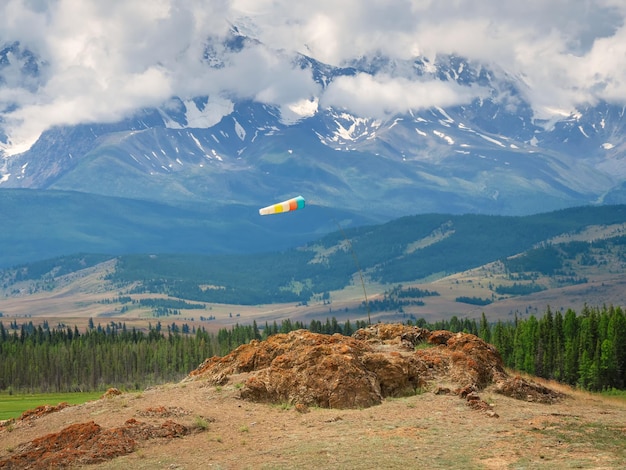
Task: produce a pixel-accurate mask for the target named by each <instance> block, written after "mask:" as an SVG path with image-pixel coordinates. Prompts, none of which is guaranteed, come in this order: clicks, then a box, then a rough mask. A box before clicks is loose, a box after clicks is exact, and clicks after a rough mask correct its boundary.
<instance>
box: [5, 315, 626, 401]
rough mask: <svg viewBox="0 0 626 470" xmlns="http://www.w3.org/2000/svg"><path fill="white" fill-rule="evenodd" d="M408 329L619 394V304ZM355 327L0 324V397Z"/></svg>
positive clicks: (193, 362) (622, 333) (625, 385)
mask: <svg viewBox="0 0 626 470" xmlns="http://www.w3.org/2000/svg"><path fill="white" fill-rule="evenodd" d="M408 323H409V324H411V322H408ZM413 324H416V325H417V326H420V327H423V328H428V329H431V330H436V329H446V330H450V331H453V332H458V331H464V332H467V333H472V334H475V335H477V336H479V337H481V338H482V339H484V340H485V341H487V342H489V343H492V344H493V345H495V346H496V347H497V348H498V350H499V351H500V353H501V355H502V359H503V361H504V364H505V366H507V367H508V368H510V369H512V370H517V371H522V372H527V373H529V374H532V375H536V376H538V377H543V378H548V379H554V380H558V381H560V382H564V383H567V384H569V385H573V386H576V387H579V388H582V389H586V390H591V391H601V390H611V389H619V390H624V389H626V315H625V314H624V311H623V310H622V309H621V308H620V307H613V306H610V307H607V306H603V307H601V308H591V307H585V308H584V309H583V310H582V311H581V312H578V313H577V312H574V311H573V310H567V311H566V312H564V313H562V312H561V311H556V312H552V311H551V310H550V309H548V310H547V311H546V312H544V314H543V315H542V316H541V317H540V318H537V317H535V316H530V317H528V318H524V319H519V318H517V317H516V318H515V319H514V320H512V321H509V322H502V321H498V322H497V323H490V322H488V320H487V319H486V318H485V315H484V314H483V315H482V317H481V319H480V320H476V319H472V320H470V319H458V318H457V317H452V319H450V320H446V321H440V322H436V323H434V324H429V323H427V322H425V321H424V320H418V321H417V322H414V323H413ZM365 326H366V322H355V324H354V325H352V324H351V323H350V321H346V322H345V323H339V322H337V320H336V319H335V318H332V319H326V321H325V322H321V321H317V320H313V321H311V323H310V324H308V325H307V324H304V323H301V322H298V321H296V322H291V321H290V320H284V321H282V322H281V324H280V325H278V324H276V322H274V323H272V324H267V323H266V324H265V325H264V326H263V327H261V328H260V327H259V326H258V325H257V324H256V322H253V324H252V325H239V324H237V325H235V326H233V327H231V328H228V329H226V328H225V329H221V330H219V331H218V333H217V334H213V333H208V332H207V331H206V330H204V329H203V328H200V329H193V328H192V329H190V328H189V326H188V325H186V324H183V325H177V324H176V323H172V324H169V325H166V326H163V325H162V324H161V323H160V322H158V323H157V324H156V325H155V326H150V328H149V330H148V332H147V333H146V332H143V331H139V330H136V329H127V328H126V325H125V324H123V323H114V322H111V323H110V324H108V325H106V326H104V327H102V326H101V325H98V326H95V325H93V324H91V323H90V326H89V327H88V328H87V329H86V330H85V331H79V330H78V328H76V327H74V328H69V327H64V328H50V327H49V326H48V325H47V324H43V325H39V326H34V325H33V324H32V323H25V324H19V325H18V324H17V323H15V322H13V323H11V324H10V325H8V326H6V325H4V324H3V323H2V322H0V391H8V392H10V393H22V392H68V391H98V390H105V389H106V388H108V387H118V388H122V389H127V390H139V389H143V388H145V387H148V386H151V385H156V384H159V383H165V382H171V381H178V380H181V379H182V378H183V377H185V376H186V375H187V374H188V373H189V372H190V371H192V370H193V369H195V368H196V367H197V366H198V365H199V364H200V363H201V362H202V361H203V360H204V359H206V358H208V357H211V356H214V355H219V356H223V355H225V354H228V353H229V352H230V351H232V350H233V349H234V348H236V347H237V346H239V345H241V344H245V343H247V342H249V341H250V340H252V339H265V338H267V337H268V336H270V335H273V334H276V333H288V332H289V331H292V330H296V329H301V328H305V329H309V330H311V331H313V332H317V333H324V334H333V333H340V334H345V335H351V334H352V333H353V332H354V331H355V330H356V329H358V328H362V327H365Z"/></svg>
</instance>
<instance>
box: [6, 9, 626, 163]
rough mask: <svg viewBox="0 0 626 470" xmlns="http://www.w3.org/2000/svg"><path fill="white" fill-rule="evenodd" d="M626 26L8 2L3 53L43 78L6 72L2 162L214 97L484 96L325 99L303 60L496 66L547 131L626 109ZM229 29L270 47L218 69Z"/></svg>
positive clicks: (371, 87)
mask: <svg viewBox="0 0 626 470" xmlns="http://www.w3.org/2000/svg"><path fill="white" fill-rule="evenodd" d="M625 19H626V2H624V1H623V0H595V1H593V0H550V1H545V0H526V1H524V2H520V1H518V0H395V1H393V2H390V1H388V0H341V1H337V0H315V1H306V0H305V1H303V2H302V1H301V2H298V1H293V0H151V1H149V2H147V1H145V0H108V1H106V2H104V1H101V0H2V1H1V2H0V50H1V49H3V48H4V47H6V46H7V45H10V44H12V43H14V42H15V41H19V43H20V45H21V48H22V50H24V49H28V50H30V51H32V52H33V53H35V54H36V56H37V57H38V58H39V60H40V61H42V63H43V64H44V65H42V67H41V69H40V72H41V73H40V76H39V77H25V76H24V75H23V74H21V73H20V69H21V67H22V65H23V64H22V63H21V62H20V58H19V57H15V56H12V55H10V56H9V62H10V64H9V65H7V64H4V67H3V68H2V69H1V70H0V75H1V78H0V125H1V126H3V127H4V130H5V132H6V134H7V135H8V137H4V140H5V141H8V142H5V143H4V145H2V142H0V150H1V149H2V147H3V148H4V150H5V151H6V153H7V154H11V153H16V152H18V151H21V150H24V149H26V148H27V147H28V146H29V145H31V144H32V143H33V141H34V140H35V139H36V138H37V137H38V136H39V135H40V133H41V132H42V131H43V130H45V129H47V128H49V127H50V126H53V125H58V124H76V123H80V122H106V121H114V120H117V119H120V118H121V117H124V116H126V115H128V114H130V113H132V111H133V110H134V109H137V108H138V107H145V106H158V105H160V104H162V103H164V102H167V100H168V98H170V97H172V96H179V97H181V98H183V99H190V98H193V97H194V96H202V95H211V96H213V97H214V98H215V102H216V103H218V105H217V108H216V109H218V110H222V111H223V112H227V111H228V109H229V106H228V103H229V100H230V99H233V98H252V99H255V100H259V101H262V102H266V103H272V104H276V105H279V106H281V108H282V109H283V110H284V111H285V112H288V110H289V109H291V110H295V111H298V112H301V111H302V109H311V102H312V100H313V98H314V97H315V98H317V100H316V101H315V102H316V103H317V102H318V103H319V105H321V106H330V105H334V106H341V107H345V108H347V109H349V110H351V111H353V112H355V113H361V114H370V115H384V114H385V113H393V112H395V111H406V110H407V107H409V108H412V109H419V108H423V107H430V106H433V105H438V106H450V105H454V104H458V103H463V102H467V101H468V100H471V99H472V98H473V97H475V96H478V95H479V94H480V93H482V91H481V90H480V89H468V88H462V87H458V86H454V85H452V84H445V83H439V82H424V81H419V82H418V81H416V79H414V78H407V77H406V76H390V75H387V74H379V75H376V76H370V75H357V76H355V77H352V78H347V77H344V78H342V79H341V80H338V81H337V82H336V83H334V84H333V85H332V86H330V87H328V88H327V89H326V90H325V91H322V90H321V89H320V88H319V86H318V85H317V84H315V83H314V81H313V80H312V77H311V76H310V74H309V73H307V72H306V71H302V70H298V69H294V68H293V67H292V66H291V56H290V54H291V53H292V52H294V51H295V52H301V53H305V54H307V55H310V56H312V57H314V58H316V59H318V60H320V61H322V62H326V63H329V64H332V65H342V64H345V63H347V62H349V61H351V60H354V59H356V58H360V57H364V56H365V57H371V56H374V55H376V54H385V55H388V56H391V57H395V58H398V59H410V58H412V57H415V56H418V55H422V56H426V57H429V58H434V57H435V56H436V54H439V53H444V54H450V53H454V54H457V55H461V56H465V57H468V58H470V59H473V60H480V61H484V62H488V63H496V64H498V66H499V67H501V68H502V69H503V70H505V71H506V72H507V73H509V74H511V75H512V76H514V77H517V78H518V79H519V80H520V81H521V82H522V83H523V84H524V85H523V87H524V90H525V92H526V93H527V98H528V99H529V100H530V101H531V103H532V105H533V108H534V110H535V113H536V116H537V117H541V118H546V117H550V116H554V115H559V114H564V113H565V114H567V113H569V112H571V111H573V110H574V109H575V107H576V106H581V105H584V104H586V103H595V102H597V101H598V100H608V101H611V102H615V103H620V104H626V23H625ZM231 25H237V26H238V27H239V29H240V30H241V31H242V32H244V33H246V34H248V35H251V36H253V37H254V38H256V39H258V40H259V41H260V42H261V43H262V44H263V46H253V47H248V48H246V49H245V50H243V51H241V52H239V53H236V54H233V53H231V54H227V55H223V56H222V60H223V63H222V64H221V66H220V67H210V66H209V65H208V63H207V62H208V61H207V60H206V59H203V54H204V51H205V47H206V44H207V41H208V40H209V38H214V39H215V38H220V37H223V36H224V35H226V34H227V32H228V30H229V28H231ZM273 50H282V51H283V54H280V55H278V54H275V53H273V52H272V51H273ZM218 52H220V51H218ZM221 52H223V51H221ZM307 104H308V106H307ZM2 140H3V138H2V133H1V132H0V141H2Z"/></svg>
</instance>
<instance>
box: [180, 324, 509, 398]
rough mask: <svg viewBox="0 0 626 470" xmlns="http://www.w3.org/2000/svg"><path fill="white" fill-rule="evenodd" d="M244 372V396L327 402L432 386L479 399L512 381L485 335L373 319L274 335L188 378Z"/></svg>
mask: <svg viewBox="0 0 626 470" xmlns="http://www.w3.org/2000/svg"><path fill="white" fill-rule="evenodd" d="M242 373H246V374H247V376H246V377H245V378H244V382H243V387H242V388H241V392H240V393H241V397H242V398H244V399H248V400H252V401H257V402H272V403H292V404H301V405H303V406H320V407H327V408H360V407H369V406H372V405H376V404H379V403H381V401H382V400H383V399H384V398H385V397H397V396H402V395H407V394H414V393H415V392H416V391H418V390H422V389H425V388H428V387H431V388H433V389H435V388H438V389H443V388H444V387H445V388H446V389H448V390H452V393H456V394H457V395H461V396H463V397H465V396H467V395H469V394H471V393H473V395H470V396H471V397H473V398H474V397H475V396H476V395H475V392H477V391H480V390H482V389H484V388H485V387H487V386H488V385H491V384H493V383H502V384H505V383H507V381H508V376H507V373H506V371H505V370H504V365H503V363H502V359H501V357H500V354H499V353H498V351H497V350H496V348H495V347H494V346H492V345H490V344H488V343H486V342H484V341H483V340H481V339H480V338H478V337H476V336H474V335H471V334H466V333H451V332H449V331H434V332H430V331H429V330H426V329H423V328H419V327H414V326H405V325H397V324H394V325H388V324H378V325H373V326H370V327H368V328H364V329H360V330H358V331H357V332H356V333H355V334H354V335H353V336H352V337H346V336H341V335H332V336H329V335H323V334H317V333H311V332H310V331H307V330H297V331H293V332H291V333H288V334H277V335H274V336H271V337H270V338H268V339H267V340H266V341H262V342H259V341H252V342H250V343H249V344H246V345H242V346H240V347H239V348H237V349H236V350H234V351H233V352H232V353H230V354H228V355H227V356H224V357H213V358H210V359H207V360H206V361H205V362H204V363H203V364H201V365H200V366H199V367H198V368H197V369H196V370H195V371H193V372H192V373H191V374H190V375H189V377H187V379H186V380H198V379H202V380H206V381H208V382H209V383H213V384H216V385H217V384H224V383H226V382H228V380H229V379H230V377H231V376H233V375H235V374H242ZM518 388H519V387H518ZM499 390H502V391H503V392H504V391H506V390H508V388H507V387H504V386H503V387H501V388H500V389H499ZM508 394H509V395H511V396H514V397H516V398H518V396H517V395H519V394H518V393H517V392H516V393H508Z"/></svg>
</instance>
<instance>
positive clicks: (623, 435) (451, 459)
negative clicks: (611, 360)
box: [0, 377, 626, 470]
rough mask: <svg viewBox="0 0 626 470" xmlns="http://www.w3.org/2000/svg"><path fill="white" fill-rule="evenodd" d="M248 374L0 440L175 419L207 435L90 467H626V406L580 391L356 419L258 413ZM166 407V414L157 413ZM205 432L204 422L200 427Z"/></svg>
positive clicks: (395, 405)
mask: <svg viewBox="0 0 626 470" xmlns="http://www.w3.org/2000/svg"><path fill="white" fill-rule="evenodd" d="M244 378H245V377H237V378H236V379H235V380H233V381H232V382H230V383H228V384H226V385H224V386H222V387H220V389H219V390H218V389H217V388H216V387H213V386H208V385H207V384H206V383H204V382H194V383H187V384H169V385H167V386H162V387H157V388H153V389H150V390H147V391H145V392H143V393H141V394H123V395H120V396H115V397H112V398H109V399H103V400H97V401H94V402H89V403H86V404H84V405H78V406H73V407H70V408H66V409H64V410H62V411H60V412H58V413H54V414H51V415H47V416H44V417H42V418H40V419H38V420H36V421H34V422H32V423H30V424H28V425H25V424H24V425H23V424H21V423H16V424H15V425H14V426H13V428H12V430H11V432H8V431H6V430H1V431H0V442H2V446H1V447H0V459H1V458H3V457H6V456H8V455H9V454H11V453H12V452H15V451H16V449H17V448H19V444H20V443H23V442H26V441H29V440H32V439H33V438H35V437H38V436H41V435H43V434H46V433H49V432H53V431H59V430H60V429H62V428H63V427H65V426H67V425H69V424H71V423H80V422H86V421H90V420H95V421H96V422H97V423H98V424H99V425H101V426H103V427H106V428H110V427H115V426H119V425H120V424H121V423H124V422H125V421H126V420H128V419H130V418H135V419H137V420H140V421H147V422H149V423H151V424H158V423H159V422H162V421H163V420H164V419H165V418H166V417H167V418H169V419H174V420H175V421H176V422H179V423H182V424H185V425H187V426H190V427H195V428H197V429H198V430H199V431H200V432H197V433H194V434H191V435H189V436H187V437H184V438H175V439H171V440H169V441H163V440H154V441H147V442H145V443H143V444H141V446H140V447H139V448H138V449H137V450H136V451H135V452H134V453H132V454H130V455H127V456H124V457H118V458H116V459H114V460H112V461H109V462H105V463H102V464H98V465H94V466H90V467H89V468H99V469H117V468H137V469H155V468H185V469H195V468H221V469H233V470H234V469H309V468H310V469H319V468H337V469H352V468H364V469H380V468H384V469H395V468H398V469H400V468H401V469H406V468H435V469H436V468H445V469H450V468H463V469H505V468H526V469H534V468H557V469H558V468H563V469H565V468H593V469H596V468H624V467H626V402H624V401H623V400H622V401H619V400H616V399H608V398H603V397H600V396H597V395H591V394H588V393H583V392H578V391H574V390H571V389H569V388H567V387H564V386H562V385H558V384H555V383H550V384H549V385H550V386H551V387H554V388H559V389H560V390H561V391H564V392H565V393H567V394H568V395H569V398H567V399H566V400H565V401H563V402H562V403H558V404H553V405H544V404H537V403H528V402H520V401H518V400H514V399H512V398H508V397H504V396H502V395H498V394H496V393H494V392H493V390H491V389H487V390H485V391H483V392H481V397H483V399H484V400H485V401H487V402H489V403H491V405H492V408H493V411H495V412H496V413H497V414H498V416H499V417H497V418H494V417H490V416H489V415H488V414H487V413H485V412H481V411H476V410H473V409H471V408H469V407H468V406H467V404H466V402H465V401H464V400H461V399H460V398H458V397H456V396H453V395H435V394H434V393H432V392H429V391H425V392H423V393H420V394H419V395H413V396H409V397H404V398H397V399H388V400H385V401H384V403H383V404H382V405H379V406H374V407H371V408H365V409H357V410H332V409H322V408H310V409H309V410H307V411H308V412H305V413H300V412H298V411H297V409H296V407H291V406H277V405H270V404H258V403H251V402H247V401H243V400H241V399H240V398H239V387H238V386H237V383H240V382H241V380H243V379H244ZM159 409H160V410H165V411H164V412H163V416H159V414H158V413H156V414H155V413H147V412H146V411H147V410H159ZM198 423H201V425H200V424H198Z"/></svg>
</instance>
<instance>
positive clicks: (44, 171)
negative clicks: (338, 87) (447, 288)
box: [0, 31, 626, 220]
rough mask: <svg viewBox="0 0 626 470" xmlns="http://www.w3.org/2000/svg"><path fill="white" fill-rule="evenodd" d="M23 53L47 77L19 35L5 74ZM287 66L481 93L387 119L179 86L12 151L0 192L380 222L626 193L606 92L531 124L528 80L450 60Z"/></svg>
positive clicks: (614, 114)
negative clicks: (60, 193)
mask: <svg viewBox="0 0 626 470" xmlns="http://www.w3.org/2000/svg"><path fill="white" fill-rule="evenodd" d="M235 33H236V34H233V36H232V38H231V39H230V40H229V41H227V43H226V44H221V45H219V47H217V45H215V44H209V45H207V47H206V49H205V54H204V60H205V61H206V63H207V64H208V66H210V67H215V68H219V67H221V66H222V62H221V61H222V59H221V55H220V54H221V53H222V51H223V50H224V49H228V50H229V51H231V52H232V51H235V52H236V51H237V50H239V49H242V48H244V46H245V43H246V41H251V40H250V39H248V38H246V37H245V36H243V35H242V34H240V33H239V32H237V31H235ZM276 53H277V54H279V53H282V52H276ZM16 61H19V63H20V64H21V73H22V76H23V77H25V78H24V79H29V80H32V81H33V83H34V82H36V80H37V77H38V74H42V73H45V64H38V63H37V62H36V60H35V58H34V57H33V56H32V55H29V54H28V53H27V52H25V51H21V49H20V48H19V45H18V44H13V45H10V46H8V47H6V48H4V49H3V50H1V51H0V84H1V83H2V82H3V81H4V82H6V81H7V80H10V79H14V78H11V77H7V74H8V72H7V71H8V70H9V69H11V70H14V69H15V63H16ZM294 61H295V63H296V64H298V66H299V67H300V69H302V70H303V71H305V72H307V73H310V74H311V75H312V77H313V78H314V79H315V81H316V82H317V83H318V84H319V86H320V88H321V89H326V88H327V87H328V86H329V85H330V84H331V83H333V82H334V81H337V80H340V79H341V77H345V76H352V77H353V76H356V75H359V74H363V76H364V77H370V76H374V75H379V76H384V75H386V74H388V75H394V76H401V77H411V79H413V80H418V82H417V83H419V79H424V80H426V79H427V80H428V81H429V83H433V82H436V81H440V82H442V83H443V82H446V83H450V82H454V83H455V84H456V85H458V87H459V89H461V90H463V89H470V88H472V89H473V88H476V87H478V88H480V89H481V90H482V91H481V93H480V97H479V98H475V99H473V100H472V101H471V102H470V103H469V104H465V105H461V106H459V105H453V106H449V107H440V106H433V107H428V108H426V109H421V108H420V109H419V110H414V109H411V108H410V107H407V110H406V112H404V113H394V114H393V115H388V116H385V117H384V118H381V117H372V116H369V115H367V114H366V113H365V112H363V113H359V115H357V114H355V113H354V112H348V111H347V110H345V109H340V108H338V107H329V106H324V105H323V103H322V102H320V99H319V97H318V96H311V97H310V99H307V100H303V101H301V102H299V103H296V104H294V105H292V106H290V107H288V108H287V107H282V108H280V107H277V106H272V105H268V104H264V103H261V102H257V101H254V100H251V99H246V100H232V99H229V98H225V97H224V96H198V97H195V98H193V99H184V100H183V99H180V98H178V97H172V98H171V99H170V100H169V101H168V102H166V103H163V105H162V106H160V107H157V108H151V109H140V110H137V112H135V113H134V115H133V116H132V117H130V118H127V119H124V120H120V121H119V122H115V123H107V124H80V125H75V126H63V127H56V128H53V129H49V130H47V131H45V132H44V133H43V134H42V135H41V137H40V138H39V139H38V140H37V142H36V143H35V144H34V145H33V146H32V147H30V149H28V150H27V151H25V152H22V153H19V154H15V155H10V156H9V155H5V156H4V158H3V163H2V164H1V165H0V189H2V188H39V189H63V190H74V191H81V192H87V193H95V194H100V195H110V196H120V197H129V198H136V199H144V200H154V201H167V202H169V203H188V202H208V201H210V202H211V203H212V204H224V205H227V204H233V203H237V204H243V205H251V206H258V205H261V204H264V203H265V202H267V201H273V200H275V199H279V198H282V197H285V196H291V195H295V194H302V195H304V196H305V197H306V198H307V199H308V200H309V201H311V203H313V204H316V205H320V206H329V207H341V208H342V209H346V210H350V211H352V212H355V213H361V214H363V213H369V214H372V215H373V216H374V217H376V218H377V219H380V220H385V219H392V218H395V217H399V216H402V215H407V214H416V213H425V212H449V213H462V212H475V213H491V214H529V213H537V212H544V211H549V210H553V209H559V208H564V207H569V206H575V205H585V204H592V203H602V202H611V203H623V202H626V195H625V192H626V191H625V190H624V188H625V186H624V182H625V181H626V164H625V163H626V162H625V161H624V155H626V132H625V131H626V121H625V120H624V108H623V107H617V106H614V105H609V104H606V103H600V104H598V105H595V106H593V107H591V106H590V107H587V108H585V109H580V110H579V112H578V113H576V114H571V115H568V116H565V117H563V119H561V120H558V121H554V122H542V121H538V120H536V119H534V117H533V112H532V109H531V107H530V105H529V104H528V102H527V101H526V100H525V98H524V93H523V89H524V86H525V85H524V83H523V81H522V80H520V79H518V78H517V77H514V76H510V75H508V74H507V73H506V72H505V71H503V70H499V69H497V68H496V67H495V66H489V65H487V64H478V63H470V62H469V61H467V60H465V59H463V58H461V57H454V56H441V57H437V58H436V59H435V60H432V61H431V60H428V59H426V58H424V57H418V58H415V59H414V60H411V61H399V60H390V59H387V58H385V57H375V58H367V57H363V58H361V59H359V60H358V61H354V63H351V64H349V65H348V66H344V67H333V66H330V65H327V64H323V63H320V62H318V61H316V60H314V59H312V58H310V57H306V56H304V55H297V56H295V59H294ZM10 64H12V66H11V67H9V65H10ZM33 86H35V85H33ZM407 98H409V97H407ZM411 101H412V100H409V99H407V102H411ZM1 125H2V123H1V122H0V146H1V145H3V144H4V145H5V148H6V146H7V145H8V141H9V136H7V135H6V134H4V133H3V132H2V130H1ZM1 148H2V147H0V149H1Z"/></svg>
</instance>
